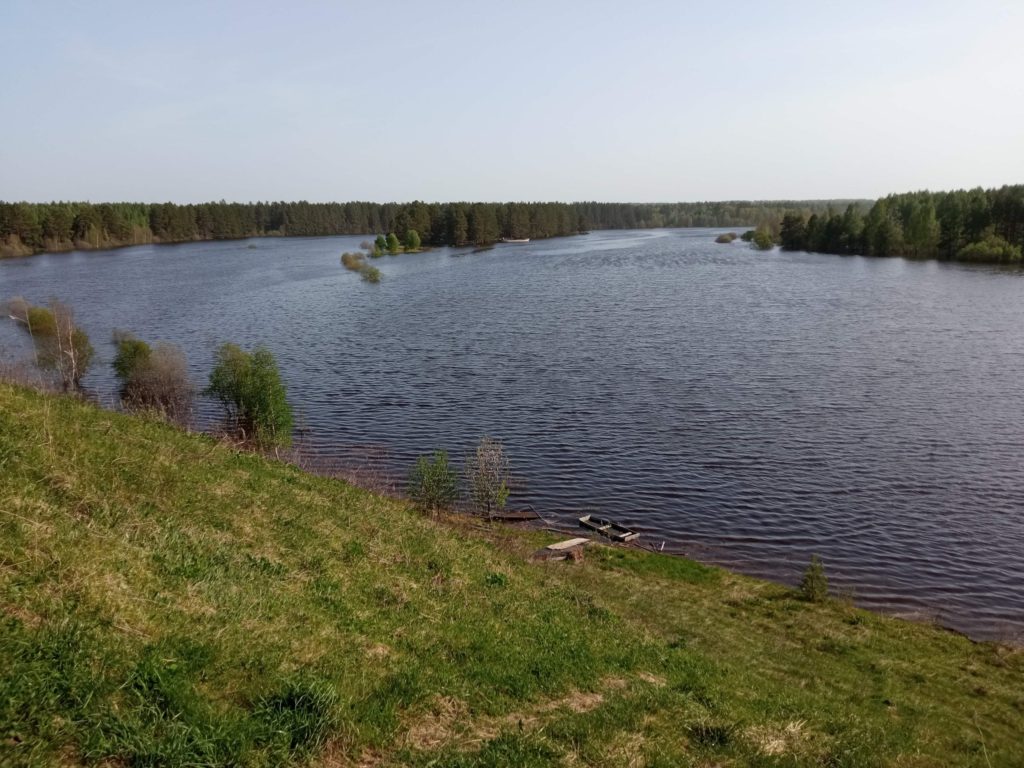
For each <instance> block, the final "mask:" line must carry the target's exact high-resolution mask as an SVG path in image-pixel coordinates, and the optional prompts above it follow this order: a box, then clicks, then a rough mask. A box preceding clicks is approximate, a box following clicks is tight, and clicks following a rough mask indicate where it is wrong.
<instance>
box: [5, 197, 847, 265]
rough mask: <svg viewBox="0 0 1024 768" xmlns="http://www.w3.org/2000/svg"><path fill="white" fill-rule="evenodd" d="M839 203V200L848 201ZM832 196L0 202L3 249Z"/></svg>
mask: <svg viewBox="0 0 1024 768" xmlns="http://www.w3.org/2000/svg"><path fill="white" fill-rule="evenodd" d="M845 202H846V201H839V202H838V203H837V204H842V203H845ZM827 205H828V201H775V202H743V201H733V202H703V203H664V204H655V203H644V204H634V203H597V202H589V203H587V202H583V203H468V202H455V203H424V202H420V201H414V202H411V203H369V202H349V203H310V202H305V201H300V202H292V203H285V202H257V203H228V202H225V201H220V202H211V203H200V204H196V205H177V204H174V203H96V204H94V203H84V202H78V203H76V202H52V203H25V202H13V203H7V202H0V251H2V252H3V253H6V254H7V255H20V254H27V253H34V252H40V251H60V250H70V249H72V248H85V249H88V248H110V247H116V246H122V245H138V244H143V243H153V242H161V243H178V242H188V241H193V240H227V239H234V238H242V237H261V236H267V235H290V236H306V235H366V234H377V233H382V232H395V233H397V234H398V235H399V236H400V237H403V238H404V237H405V236H406V234H407V233H408V232H410V231H412V230H415V231H416V232H417V233H419V236H420V237H421V238H422V240H423V243H424V244H425V245H431V246H441V245H454V246H461V245H473V244H475V245H486V244H489V243H493V242H495V241H497V240H499V239H501V238H534V239H538V238H545V237H556V236H560V235H570V234H575V233H577V232H582V231H586V230H591V229H645V228H654V227H732V226H746V225H758V224H762V223H764V222H772V223H777V222H778V221H779V219H780V218H781V217H782V216H783V214H784V213H786V212H787V211H794V210H795V211H798V212H801V213H803V214H805V215H810V214H813V213H818V214H821V213H823V212H824V211H825V209H826V206H827ZM0 255H2V253H0Z"/></svg>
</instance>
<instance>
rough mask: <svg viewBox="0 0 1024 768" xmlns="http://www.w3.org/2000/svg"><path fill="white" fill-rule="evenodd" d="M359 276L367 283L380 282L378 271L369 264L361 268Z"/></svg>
mask: <svg viewBox="0 0 1024 768" xmlns="http://www.w3.org/2000/svg"><path fill="white" fill-rule="evenodd" d="M359 276H360V277H361V278H363V280H364V281H366V282H367V283H379V282H380V270H379V269H377V268H376V267H371V266H370V265H369V264H366V265H365V266H363V267H361V268H360V270H359Z"/></svg>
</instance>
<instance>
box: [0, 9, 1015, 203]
mask: <svg viewBox="0 0 1024 768" xmlns="http://www.w3.org/2000/svg"><path fill="white" fill-rule="evenodd" d="M0 56H2V60H3V70H2V73H0V103H2V104H3V105H4V118H3V121H2V123H0V199H3V200H28V201H35V202H42V201H48V200H90V201H93V202H100V201H114V200H138V201H146V202H154V201H173V202H199V201H205V200H221V199H224V200H232V201H252V200H311V201H328V200H372V201H378V202H386V201H409V200H414V199H419V200H426V201H452V200H470V201H475V200H493V201H499V200H500V201H504V200H601V201H632V202H655V201H692V200H749V199H812V198H874V197H878V196H882V195H885V194H888V193H890V192H902V191H910V190H916V189H933V190H938V189H952V188H960V187H974V186H985V187H990V186H999V185H1002V184H1008V183H1022V182H1024V2H1022V0H972V2H970V3H968V2H963V1H962V0H958V1H957V2H946V1H945V0H930V1H929V2H916V1H914V0H885V2H882V1H880V0H864V1H862V2H850V1H849V0H846V1H845V2H833V1H832V0H815V2H803V1H801V2H796V1H793V2H786V0H775V2H753V1H746V2H744V1H740V0H736V1H734V2H727V1H721V2H710V1H706V2H685V1H683V0H676V1H675V2H672V1H671V0H629V1H628V2H626V1H620V2H614V3H612V2H605V1H604V0H589V1H587V2H583V1H582V0H579V1H577V0H572V1H568V0H566V1H564V2H563V1H561V0H543V1H542V2H534V0H516V1H515V2H511V1H509V0H504V1H503V2H490V1H489V0H465V1H463V0H432V1H431V2H395V1H393V0H369V1H368V0H363V1H362V2H358V3H355V2H348V1H347V0H335V1H334V2H328V0H322V1H320V2H314V1H312V0H290V1H289V2H283V1H281V0H278V1H277V2H264V1H263V0H245V2H229V1H227V0H224V1H221V2H218V1H217V0H206V1H205V2H191V1H190V0H178V1H177V2H173V3H156V2H144V1H142V0H132V1H131V2H107V1H105V0H90V1H89V2H75V1H73V0H65V2H49V1H48V0H0Z"/></svg>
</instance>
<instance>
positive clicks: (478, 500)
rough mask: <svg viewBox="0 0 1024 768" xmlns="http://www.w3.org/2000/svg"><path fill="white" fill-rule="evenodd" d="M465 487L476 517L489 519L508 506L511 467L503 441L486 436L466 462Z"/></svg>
mask: <svg viewBox="0 0 1024 768" xmlns="http://www.w3.org/2000/svg"><path fill="white" fill-rule="evenodd" d="M465 474H466V484H467V485H468V486H469V497H470V499H472V501H473V506H474V507H475V508H476V511H477V514H480V515H482V516H484V517H486V518H488V519H490V517H491V515H493V514H494V513H495V512H497V511H499V510H501V509H503V508H504V507H505V502H506V501H507V500H508V493H509V487H508V486H509V464H508V457H507V456H506V455H505V450H504V448H502V445H501V441H500V440H495V439H494V438H491V437H487V436H486V435H485V436H484V437H483V438H481V440H480V442H479V444H477V447H476V450H475V451H474V452H473V453H471V454H470V455H469V457H468V458H467V459H466V468H465Z"/></svg>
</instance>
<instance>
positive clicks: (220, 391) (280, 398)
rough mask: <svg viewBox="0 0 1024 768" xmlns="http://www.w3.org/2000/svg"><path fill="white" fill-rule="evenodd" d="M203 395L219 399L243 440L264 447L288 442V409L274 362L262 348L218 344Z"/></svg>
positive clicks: (289, 413)
mask: <svg viewBox="0 0 1024 768" xmlns="http://www.w3.org/2000/svg"><path fill="white" fill-rule="evenodd" d="M205 394H207V395H210V396H212V397H215V398H217V399H218V400H219V401H220V402H221V404H222V405H223V406H224V409H225V412H226V414H227V417H228V421H229V424H230V425H231V426H232V427H233V428H234V429H235V430H237V432H238V434H239V435H240V436H241V437H242V438H243V439H245V440H251V441H253V442H254V443H256V444H257V445H259V446H261V447H264V448H271V447H279V446H287V445H288V444H289V443H290V442H291V433H292V423H293V417H292V409H291V406H290V405H289V404H288V397H287V392H286V390H285V386H284V382H282V381H281V374H280V373H279V372H278V369H277V362H276V361H275V360H274V356H273V355H272V354H271V353H270V351H269V350H267V349H266V348H264V347H257V348H256V349H255V350H253V351H252V352H246V351H245V350H243V349H242V348H241V347H239V346H238V345H236V344H224V345H222V346H221V347H220V349H218V350H217V355H216V363H215V365H214V368H213V371H211V372H210V385H209V386H208V387H207V388H206V390H205Z"/></svg>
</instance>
